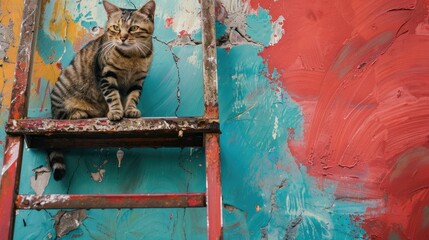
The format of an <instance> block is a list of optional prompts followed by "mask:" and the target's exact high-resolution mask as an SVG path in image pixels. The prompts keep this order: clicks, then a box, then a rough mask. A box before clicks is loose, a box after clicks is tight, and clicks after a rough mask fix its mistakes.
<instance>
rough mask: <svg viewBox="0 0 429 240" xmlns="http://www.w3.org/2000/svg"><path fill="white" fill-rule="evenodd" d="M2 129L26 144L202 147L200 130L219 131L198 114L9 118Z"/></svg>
mask: <svg viewBox="0 0 429 240" xmlns="http://www.w3.org/2000/svg"><path fill="white" fill-rule="evenodd" d="M6 132H7V133H8V134H11V135H24V136H25V139H26V142H27V146H28V147H30V148H79V147H202V146H203V134H204V133H220V129H219V121H218V120H213V119H207V118H201V117H188V118H135V119H123V120H121V121H119V122H113V121H109V120H107V119H106V118H92V119H80V120H55V119H19V120H9V121H8V123H7V125H6Z"/></svg>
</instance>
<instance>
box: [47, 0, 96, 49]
mask: <svg viewBox="0 0 429 240" xmlns="http://www.w3.org/2000/svg"><path fill="white" fill-rule="evenodd" d="M45 4H47V3H45ZM49 34H50V35H51V36H54V37H55V38H56V39H67V40H69V41H70V42H71V43H72V45H73V46H75V48H77V49H75V51H77V50H79V48H80V47H81V45H82V38H84V36H88V35H89V33H88V31H87V30H86V28H84V27H82V26H80V25H79V24H78V23H76V22H74V21H73V20H72V16H71V14H70V12H69V11H68V9H67V6H65V2H64V1H55V4H54V8H53V12H52V15H51V18H50V19H49ZM76 45H77V46H76Z"/></svg>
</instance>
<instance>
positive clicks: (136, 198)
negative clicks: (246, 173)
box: [15, 193, 206, 209]
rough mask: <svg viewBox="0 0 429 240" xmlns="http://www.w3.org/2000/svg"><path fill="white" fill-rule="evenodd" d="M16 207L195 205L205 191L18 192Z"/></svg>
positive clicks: (200, 204) (201, 203)
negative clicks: (166, 192) (47, 193)
mask: <svg viewBox="0 0 429 240" xmlns="http://www.w3.org/2000/svg"><path fill="white" fill-rule="evenodd" d="M15 205H16V208H17V209H60V208H70V209H90V208H99V209H100V208H101V209H104V208H185V207H186V208H195V207H205V206H206V194H205V193H177V194H176V193H168V194H50V195H40V196H38V195H18V196H17V199H16V202H15Z"/></svg>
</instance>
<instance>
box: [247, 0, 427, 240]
mask: <svg viewBox="0 0 429 240" xmlns="http://www.w3.org/2000/svg"><path fill="white" fill-rule="evenodd" d="M251 3H252V7H253V8H257V7H258V6H260V7H263V8H265V9H267V10H268V11H269V14H270V15H271V16H272V19H273V20H275V19H277V18H278V17H279V16H284V18H285V19H286V20H285V23H284V29H285V32H286V34H285V35H284V36H283V37H282V39H281V40H280V41H279V42H278V43H277V44H276V45H274V46H270V47H267V48H265V49H264V51H263V52H261V56H262V57H263V58H264V59H266V60H267V63H268V68H269V71H270V72H273V71H274V69H275V68H276V69H277V70H278V72H282V76H281V77H280V81H281V82H282V85H281V86H283V87H284V88H285V90H286V91H287V92H288V93H289V94H290V96H291V97H292V98H293V99H294V100H295V101H296V102H297V103H298V104H299V105H300V106H301V109H302V112H303V118H304V132H303V134H304V135H303V139H298V140H297V139H295V138H290V139H289V142H288V145H289V148H290V149H291V152H292V154H293V155H294V157H295V159H296V160H297V161H298V162H300V163H301V164H302V165H304V166H306V167H307V169H308V173H309V174H310V175H312V176H315V177H316V178H317V179H319V180H320V181H319V182H320V185H321V187H323V183H324V181H323V180H324V179H327V178H328V179H331V180H335V181H336V182H338V188H337V192H336V195H337V196H340V197H347V198H349V199H357V201H359V199H364V200H367V199H370V200H371V199H373V200H378V201H380V202H383V203H384V204H383V205H382V206H378V207H377V208H376V209H368V212H367V214H366V215H365V217H364V223H363V227H364V229H365V230H366V231H367V234H368V236H370V237H380V238H381V239H385V238H387V237H389V236H404V237H405V236H406V237H408V238H412V239H422V238H423V236H426V237H427V232H428V226H429V197H428V195H429V191H428V189H429V188H428V187H427V185H429V181H428V180H429V179H428V178H427V177H424V174H421V172H426V173H427V172H429V163H427V161H426V159H427V156H428V155H427V148H429V124H428V123H429V81H428V79H429V64H428V63H429V54H427V52H428V49H429V35H428V34H427V33H428V31H427V30H426V29H427V26H428V5H429V1H428V0H426V1H417V2H416V1H414V0H413V1H411V0H382V1H375V0H371V1H358V0H353V1H336V2H329V1H328V2H327V1H324V2H321V1H316V2H315V1H310V0H305V1H298V0H292V1H288V2H284V1H277V2H273V1H268V0H260V1H258V0H253V1H252V2H251ZM425 154H426V155H425ZM404 159H405V160H404ZM403 162H405V163H403ZM414 163H416V164H417V163H418V164H419V165H418V166H420V167H416V164H414ZM399 164H402V165H404V166H406V167H402V168H398V166H399ZM402 165H401V166H402ZM420 168H421V170H420ZM392 169H395V171H393V170H392ZM420 171H421V172H420ZM393 173H394V178H392V174H393ZM416 174H417V175H418V177H413V176H417V175H416ZM419 174H420V175H419ZM426 175H428V174H426ZM399 208H400V209H399ZM425 234H426V235H425Z"/></svg>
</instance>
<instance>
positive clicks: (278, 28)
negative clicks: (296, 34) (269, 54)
mask: <svg viewBox="0 0 429 240" xmlns="http://www.w3.org/2000/svg"><path fill="white" fill-rule="evenodd" d="M284 20H285V18H284V17H283V16H280V17H279V18H277V20H276V21H275V22H273V25H272V34H271V40H270V43H269V45H270V46H273V45H275V44H276V43H278V42H279V41H280V39H281V38H282V37H283V34H284V33H285V30H284V29H283V22H284Z"/></svg>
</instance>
